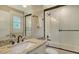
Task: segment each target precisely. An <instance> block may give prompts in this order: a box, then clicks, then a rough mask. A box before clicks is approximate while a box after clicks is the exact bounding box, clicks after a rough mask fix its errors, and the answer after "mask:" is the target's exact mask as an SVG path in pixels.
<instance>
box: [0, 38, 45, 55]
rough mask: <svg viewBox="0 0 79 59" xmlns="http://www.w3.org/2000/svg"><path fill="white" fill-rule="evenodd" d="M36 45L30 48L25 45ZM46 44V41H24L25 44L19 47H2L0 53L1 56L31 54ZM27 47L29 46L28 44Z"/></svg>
mask: <svg viewBox="0 0 79 59" xmlns="http://www.w3.org/2000/svg"><path fill="white" fill-rule="evenodd" d="M27 42H29V43H34V44H33V46H31V47H28V48H27V46H25V45H24V44H23V43H27ZM45 42H46V40H42V39H35V38H32V39H27V40H26V41H24V42H23V43H18V44H17V45H14V46H12V45H6V46H2V47H0V53H1V54H23V53H29V52H31V51H33V50H35V49H36V48H38V47H40V46H42V45H43V44H44V43H45ZM26 45H27V44H26Z"/></svg>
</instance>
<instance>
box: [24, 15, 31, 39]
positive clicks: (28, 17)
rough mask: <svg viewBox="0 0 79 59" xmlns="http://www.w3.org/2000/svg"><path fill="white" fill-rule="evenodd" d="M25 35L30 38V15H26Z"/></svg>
mask: <svg viewBox="0 0 79 59" xmlns="http://www.w3.org/2000/svg"><path fill="white" fill-rule="evenodd" d="M25 20H26V31H25V32H26V37H27V38H31V27H32V21H31V16H26V19H25Z"/></svg>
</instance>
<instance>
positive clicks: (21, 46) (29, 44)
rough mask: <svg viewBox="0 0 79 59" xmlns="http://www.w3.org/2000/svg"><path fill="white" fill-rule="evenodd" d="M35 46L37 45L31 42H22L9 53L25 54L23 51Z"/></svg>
mask: <svg viewBox="0 0 79 59" xmlns="http://www.w3.org/2000/svg"><path fill="white" fill-rule="evenodd" d="M34 45H36V43H35V42H30V41H27V42H21V43H18V44H16V45H15V46H13V47H12V48H11V50H10V51H9V52H8V53H14V54H15V53H23V51H24V50H25V49H29V48H31V47H33V46H34Z"/></svg>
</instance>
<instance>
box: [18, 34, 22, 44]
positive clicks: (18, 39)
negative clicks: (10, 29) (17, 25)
mask: <svg viewBox="0 0 79 59" xmlns="http://www.w3.org/2000/svg"><path fill="white" fill-rule="evenodd" d="M20 38H22V36H21V35H19V36H18V40H17V43H19V42H20Z"/></svg>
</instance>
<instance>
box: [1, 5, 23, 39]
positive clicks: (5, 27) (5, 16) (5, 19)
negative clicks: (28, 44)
mask: <svg viewBox="0 0 79 59" xmlns="http://www.w3.org/2000/svg"><path fill="white" fill-rule="evenodd" d="M13 16H20V17H21V18H22V19H21V20H22V23H21V30H20V32H21V33H22V32H23V25H22V24H23V13H22V12H20V11H16V10H14V9H11V8H9V7H7V6H0V40H5V39H9V38H10V36H8V35H10V33H13V29H12V28H13V27H12V17H13Z"/></svg>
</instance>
